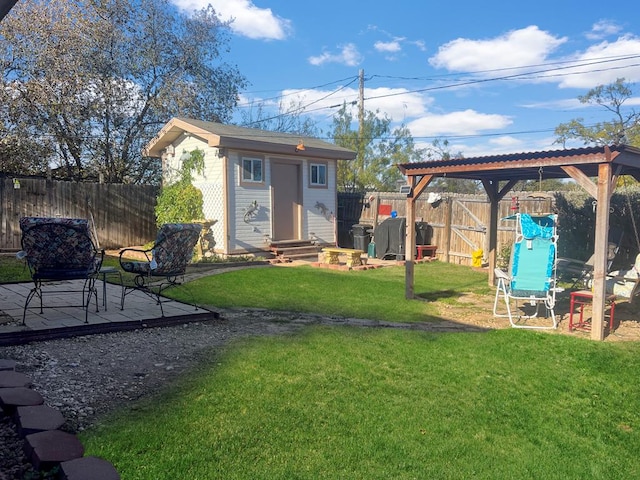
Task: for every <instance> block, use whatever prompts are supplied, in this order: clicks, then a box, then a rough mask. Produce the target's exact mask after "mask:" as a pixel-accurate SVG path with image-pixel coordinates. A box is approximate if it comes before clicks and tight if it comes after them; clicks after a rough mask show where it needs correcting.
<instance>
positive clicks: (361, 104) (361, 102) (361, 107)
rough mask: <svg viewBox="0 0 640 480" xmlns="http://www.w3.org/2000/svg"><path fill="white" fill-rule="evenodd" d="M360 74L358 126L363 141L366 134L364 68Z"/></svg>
mask: <svg viewBox="0 0 640 480" xmlns="http://www.w3.org/2000/svg"><path fill="white" fill-rule="evenodd" d="M358 76H359V78H360V88H359V92H360V98H359V102H358V126H359V130H358V136H359V137H360V138H359V140H360V141H362V137H363V134H364V70H363V69H360V72H359V73H358Z"/></svg>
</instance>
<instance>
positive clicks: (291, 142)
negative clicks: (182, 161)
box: [143, 117, 356, 160]
mask: <svg viewBox="0 0 640 480" xmlns="http://www.w3.org/2000/svg"><path fill="white" fill-rule="evenodd" d="M185 133H187V134H191V135H194V136H196V137H199V138H202V139H203V140H205V141H206V142H207V144H208V145H209V146H210V147H218V148H228V149H233V150H245V151H253V152H259V153H269V154H281V155H282V154H287V155H295V154H296V153H297V154H300V155H304V157H305V158H322V159H333V160H353V159H354V158H355V157H356V152H354V151H353V150H349V149H348V148H343V147H339V146H337V145H334V144H333V143H329V142H325V141H323V140H318V139H317V138H312V137H301V136H300V135H295V134H291V133H282V132H271V131H268V130H258V129H256V128H246V127H237V126H235V125H224V124H222V123H216V122H205V121H202V120H193V119H190V118H177V117H176V118H173V119H171V121H169V123H167V124H166V125H165V126H164V127H162V129H161V130H160V132H159V133H158V135H156V137H155V138H154V139H153V140H151V141H150V142H149V143H148V144H147V146H146V147H145V149H144V150H143V155H145V156H148V157H160V156H161V155H162V151H163V150H164V149H165V148H166V147H167V146H169V145H171V144H172V143H173V142H174V141H175V140H176V139H177V138H179V137H180V136H181V135H183V134H185ZM300 142H302V144H303V145H304V151H300V150H298V149H297V148H296V147H298V145H299V144H300Z"/></svg>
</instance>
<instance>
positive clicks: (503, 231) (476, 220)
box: [356, 192, 553, 265]
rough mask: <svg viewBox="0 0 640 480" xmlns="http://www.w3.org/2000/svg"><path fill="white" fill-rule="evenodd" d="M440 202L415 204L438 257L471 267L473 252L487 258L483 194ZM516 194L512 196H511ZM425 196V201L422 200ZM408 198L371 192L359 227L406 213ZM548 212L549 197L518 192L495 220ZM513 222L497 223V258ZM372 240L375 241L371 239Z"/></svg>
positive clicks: (447, 197)
mask: <svg viewBox="0 0 640 480" xmlns="http://www.w3.org/2000/svg"><path fill="white" fill-rule="evenodd" d="M440 195H441V200H440V201H439V202H436V203H428V202H427V198H428V196H427V195H423V196H422V197H420V198H419V199H418V200H417V202H416V221H422V222H426V223H427V224H428V226H429V227H430V229H429V230H430V232H429V233H430V242H429V243H430V244H431V245H437V246H438V250H437V257H438V258H439V259H440V260H442V261H445V262H448V263H458V264H463V265H471V263H472V257H473V253H474V252H476V251H478V250H482V251H483V253H484V258H485V259H486V255H487V250H488V241H489V238H488V231H489V208H490V204H489V200H488V199H487V198H486V196H484V195H461V194H440ZM514 195H515V194H514ZM423 197H424V198H423ZM406 202H407V197H406V196H405V195H402V194H399V193H391V192H373V193H368V194H366V195H365V196H364V203H363V204H361V205H362V209H361V214H360V218H359V219H358V222H356V223H359V224H369V225H372V226H374V227H375V226H376V225H378V224H379V223H381V222H382V221H384V219H386V218H389V216H390V213H391V212H396V214H397V216H398V217H404V216H405V213H406V206H407V205H406ZM518 211H519V212H523V213H551V212H552V211H553V198H552V197H551V196H542V197H531V196H529V192H518V198H517V199H516V198H515V197H513V199H512V197H511V196H507V197H506V199H505V200H503V201H501V202H500V206H499V213H498V218H500V219H503V218H504V217H507V216H509V215H511V214H513V213H515V212H518ZM514 235H515V222H514V221H509V220H499V222H498V255H500V251H501V249H502V248H503V247H510V246H511V245H512V244H513V241H514ZM374 241H375V238H374Z"/></svg>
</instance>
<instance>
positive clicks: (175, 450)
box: [3, 262, 640, 480]
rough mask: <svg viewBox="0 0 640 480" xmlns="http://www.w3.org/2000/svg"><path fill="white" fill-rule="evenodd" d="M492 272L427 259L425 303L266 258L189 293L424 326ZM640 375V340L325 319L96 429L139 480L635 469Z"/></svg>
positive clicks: (395, 274)
mask: <svg viewBox="0 0 640 480" xmlns="http://www.w3.org/2000/svg"><path fill="white" fill-rule="evenodd" d="M3 269H4V266H3ZM486 278H487V276H486V273H483V272H480V271H476V270H473V269H470V268H467V267H461V266H456V265H449V264H444V263H441V262H433V263H429V264H424V265H417V266H416V272H415V292H416V294H417V295H418V297H419V299H418V300H412V301H408V300H405V298H404V288H405V286H404V280H405V279H404V269H403V268H401V267H392V268H384V269H379V270H369V271H362V272H356V271H352V272H336V271H329V270H322V269H313V268H308V267H292V268H275V267H273V268H251V269H246V270H236V271H233V272H230V273H225V274H220V275H212V276H209V277H205V278H202V279H200V280H197V281H194V282H191V283H190V289H191V291H192V293H193V294H194V295H195V297H196V301H197V302H198V303H201V304H206V305H210V306H211V307H213V308H214V309H215V307H219V308H223V307H238V308H241V307H252V308H265V309H269V310H293V311H301V312H315V313H319V314H330V315H339V316H347V317H356V318H373V319H381V320H389V321H406V322H415V321H430V320H435V319H437V318H438V317H437V312H436V309H435V307H434V302H436V301H437V302H441V303H442V302H444V303H446V304H449V305H451V306H455V307H457V308H456V311H464V310H465V309H468V310H473V309H474V308H478V306H477V305H475V304H473V303H470V304H469V303H468V302H463V301H462V297H463V296H464V295H465V294H467V293H469V292H471V293H476V294H478V295H480V296H481V297H482V298H485V299H486V298H489V299H490V298H491V295H492V291H491V289H490V288H489V287H488V286H487V284H486ZM182 293H184V292H182ZM182 293H181V292H180V289H176V290H174V294H176V295H178V294H179V295H182ZM185 298H186V297H185ZM483 308H486V307H483ZM489 308H490V307H489ZM489 314H490V311H489ZM638 372H640V349H639V348H638V345H637V343H633V342H607V343H598V342H592V341H589V340H583V339H579V338H575V337H572V336H567V335H555V334H550V333H540V332H533V331H523V330H514V329H507V330H497V331H489V332H487V333H444V334H434V333H425V332H418V331H407V330H396V329H364V328H363V329H357V328H348V327H343V328H340V327H313V328H308V329H306V330H304V331H303V333H300V334H296V335H288V336H282V337H273V336H270V337H260V338H251V339H244V340H242V341H236V342H234V343H233V344H231V345H229V346H228V347H226V348H225V350H224V352H223V353H222V354H221V353H220V352H219V351H217V352H211V356H210V358H209V360H208V361H205V362H204V363H203V364H202V365H200V367H199V368H198V369H197V370H196V371H194V372H193V373H192V374H190V375H187V376H185V377H184V378H183V380H182V381H180V382H179V383H178V384H174V385H167V389H166V391H163V392H161V393H160V394H158V395H156V396H154V397H153V398H150V399H147V400H146V401H144V402H142V403H136V404H130V405H126V406H124V407H123V409H122V410H121V411H119V412H116V414H115V415H113V416H112V417H110V418H106V419H103V422H102V424H101V426H99V427H97V428H94V429H91V430H89V431H86V432H83V433H82V434H81V440H82V442H83V444H84V445H85V446H86V454H88V455H98V456H102V457H104V458H106V459H108V460H110V461H111V462H113V463H114V465H115V466H116V468H117V469H118V471H119V472H120V475H121V476H122V478H123V479H127V480H130V479H154V480H158V479H172V480H173V479H176V478H180V479H182V478H184V479H190V480H191V479H194V480H197V479H225V480H226V479H265V480H266V479H269V480H272V479H322V478H326V479H343V478H344V479H468V478H481V479H536V480H537V479H578V478H579V479H584V478H590V479H592V478H593V479H625V480H627V479H631V478H640V383H639V382H638V380H637V379H638Z"/></svg>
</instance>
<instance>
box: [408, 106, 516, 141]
mask: <svg viewBox="0 0 640 480" xmlns="http://www.w3.org/2000/svg"><path fill="white" fill-rule="evenodd" d="M511 123H513V122H512V120H511V118H510V117H508V116H506V115H498V114H488V113H479V112H476V111H475V110H471V109H467V110H463V111H457V112H451V113H446V114H434V113H430V114H427V115H424V116H422V117H420V118H418V119H416V120H414V121H412V122H409V123H408V125H407V126H408V127H409V129H410V130H411V134H412V135H413V136H414V137H435V136H445V135H446V136H456V135H477V134H478V133H479V132H483V131H487V130H499V129H502V128H505V127H507V126H508V125H511Z"/></svg>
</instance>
